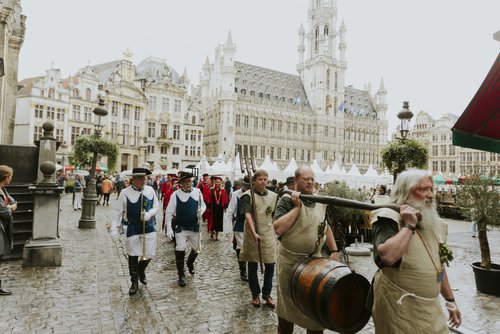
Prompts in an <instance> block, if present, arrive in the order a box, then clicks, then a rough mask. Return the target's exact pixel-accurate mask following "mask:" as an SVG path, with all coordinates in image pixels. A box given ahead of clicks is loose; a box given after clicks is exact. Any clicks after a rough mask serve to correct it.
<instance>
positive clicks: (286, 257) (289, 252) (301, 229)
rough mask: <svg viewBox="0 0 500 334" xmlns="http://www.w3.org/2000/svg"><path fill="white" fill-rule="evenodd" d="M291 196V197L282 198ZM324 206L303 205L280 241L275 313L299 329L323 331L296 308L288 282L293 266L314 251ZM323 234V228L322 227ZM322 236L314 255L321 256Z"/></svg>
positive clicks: (323, 214)
mask: <svg viewBox="0 0 500 334" xmlns="http://www.w3.org/2000/svg"><path fill="white" fill-rule="evenodd" d="M284 196H288V197H290V195H284ZM325 209H326V206H325V205H323V204H319V203H317V204H316V205H315V207H314V208H308V207H306V206H305V205H302V207H301V209H300V215H299V218H298V220H297V221H296V222H295V224H293V226H292V228H290V230H289V231H288V232H286V233H285V234H284V235H283V236H282V237H281V240H280V245H279V255H278V256H279V258H278V288H277V290H278V301H277V306H276V313H277V314H278V317H281V318H284V319H286V320H288V321H290V322H292V323H295V324H297V325H298V326H300V327H302V328H306V329H310V330H323V329H324V328H323V326H322V325H321V324H319V323H317V322H316V321H315V320H313V319H311V318H309V317H308V316H306V315H305V314H304V313H302V311H301V310H300V309H299V308H297V306H295V304H294V302H293V300H292V296H291V293H290V286H289V284H290V279H291V276H292V269H293V266H294V265H295V264H297V263H299V262H301V261H302V260H304V259H305V258H307V257H308V256H309V255H310V254H311V253H313V252H314V248H315V245H316V241H317V240H318V226H319V224H320V223H321V222H322V221H323V220H324V218H325ZM325 232H326V226H325ZM325 240H326V236H323V238H322V240H321V241H320V243H319V246H318V249H317V252H316V254H314V255H315V256H321V247H322V246H323V244H324V242H325Z"/></svg>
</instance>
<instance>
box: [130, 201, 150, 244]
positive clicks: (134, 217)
mask: <svg viewBox="0 0 500 334" xmlns="http://www.w3.org/2000/svg"><path fill="white" fill-rule="evenodd" d="M126 198H127V220H128V227H127V237H130V236H133V235H136V234H142V232H143V230H142V229H143V227H142V222H141V198H142V205H143V207H144V211H145V212H147V211H149V210H151V209H152V208H153V204H154V198H152V199H149V198H147V197H146V196H142V195H141V196H139V200H138V201H137V202H135V203H133V202H131V201H130V199H129V198H128V197H126ZM155 225H156V219H155V217H151V218H150V219H149V220H146V233H151V232H154V231H155V230H156V229H155Z"/></svg>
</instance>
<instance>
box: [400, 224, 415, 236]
mask: <svg viewBox="0 0 500 334" xmlns="http://www.w3.org/2000/svg"><path fill="white" fill-rule="evenodd" d="M403 227H406V228H407V229H409V230H411V233H412V234H415V230H416V229H417V228H416V227H415V226H412V225H410V224H404V225H403Z"/></svg>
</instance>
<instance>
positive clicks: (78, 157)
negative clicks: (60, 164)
mask: <svg viewBox="0 0 500 334" xmlns="http://www.w3.org/2000/svg"><path fill="white" fill-rule="evenodd" d="M94 152H97V154H98V155H101V156H106V157H107V158H108V161H107V164H108V170H110V171H112V170H114V169H115V166H116V160H117V158H118V147H117V146H116V144H113V143H112V142H110V141H108V140H106V139H103V138H100V137H97V136H95V135H92V136H90V137H80V138H78V139H77V140H76V142H75V146H74V149H73V153H71V154H70V155H69V162H70V163H71V164H72V165H74V166H80V167H85V166H90V165H92V158H93V154H94Z"/></svg>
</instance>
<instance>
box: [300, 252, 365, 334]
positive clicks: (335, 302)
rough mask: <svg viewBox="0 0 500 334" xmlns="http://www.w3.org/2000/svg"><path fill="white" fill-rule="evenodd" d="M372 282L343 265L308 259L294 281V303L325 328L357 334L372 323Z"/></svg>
mask: <svg viewBox="0 0 500 334" xmlns="http://www.w3.org/2000/svg"><path fill="white" fill-rule="evenodd" d="M369 289H370V282H368V280H367V279H366V278H365V277H364V276H362V275H359V274H356V273H354V272H352V271H351V270H350V269H349V268H348V267H347V266H346V265H344V264H343V263H340V262H337V261H333V260H329V259H324V258H314V257H311V258H307V259H305V260H304V261H302V262H300V263H298V264H296V265H295V266H294V268H293V270H292V275H291V277H290V291H291V295H292V299H293V302H294V303H295V305H296V306H297V307H298V308H299V309H300V310H301V311H302V312H304V314H306V315H307V316H309V317H310V318H311V319H314V320H316V321H317V322H318V323H320V324H322V325H323V326H324V327H325V328H327V329H331V330H335V331H337V332H339V333H342V334H344V333H356V332H358V331H360V330H361V329H362V328H363V327H364V326H365V325H366V323H367V322H368V320H369V319H370V315H371V312H370V311H371V310H367V309H366V307H365V303H366V297H367V296H368V291H369Z"/></svg>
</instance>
